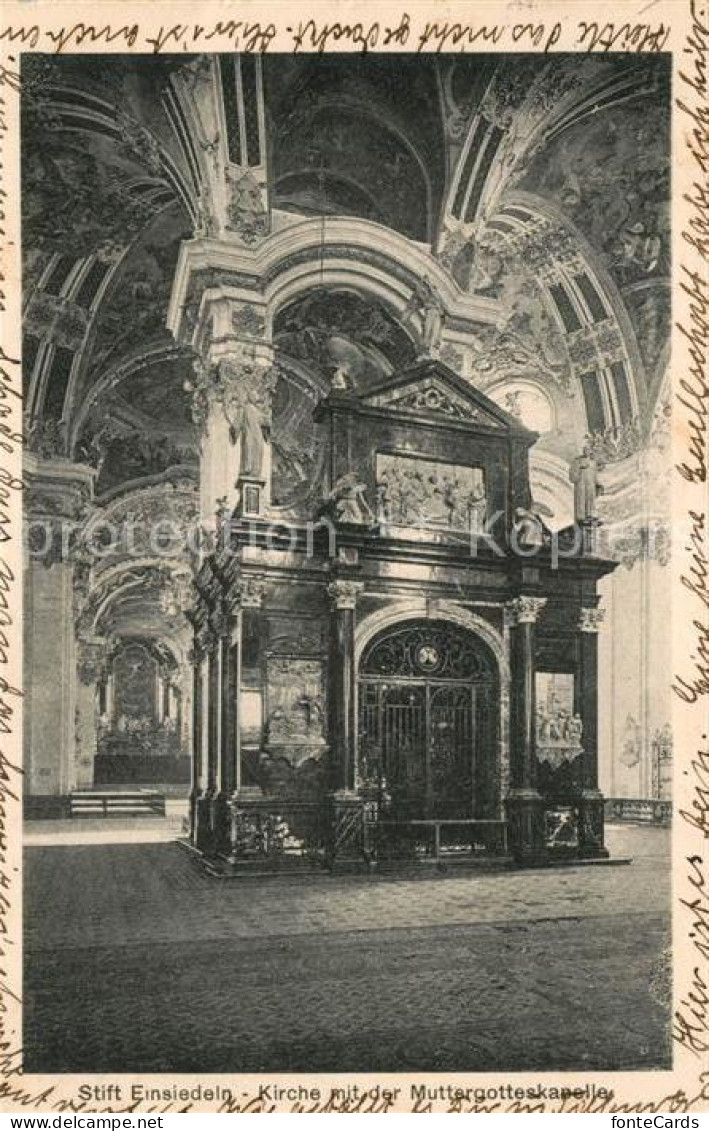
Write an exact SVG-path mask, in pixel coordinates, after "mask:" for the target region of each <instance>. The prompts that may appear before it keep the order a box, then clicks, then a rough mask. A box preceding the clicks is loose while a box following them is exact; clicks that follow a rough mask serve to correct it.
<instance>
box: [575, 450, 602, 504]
mask: <svg viewBox="0 0 709 1131" xmlns="http://www.w3.org/2000/svg"><path fill="white" fill-rule="evenodd" d="M598 469H599V465H598V461H597V459H596V458H595V457H594V456H593V455H592V454H591V450H590V446H589V443H588V442H587V443H586V444H585V445H584V449H583V451H582V453H581V455H580V456H577V457H576V459H575V460H574V461H573V462H572V464H571V467H570V468H569V478H570V480H571V482H572V483H573V485H574V517H575V519H576V521H577V522H590V521H591V520H593V519H595V518H596V502H597V499H598V496H599V495H601V494H602V493H603V488H602V487H601V485H600V484H599V482H598Z"/></svg>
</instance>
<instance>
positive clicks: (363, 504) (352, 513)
mask: <svg viewBox="0 0 709 1131" xmlns="http://www.w3.org/2000/svg"><path fill="white" fill-rule="evenodd" d="M366 490H367V487H366V484H364V483H360V482H359V481H358V479H357V476H356V475H355V474H354V472H350V473H349V474H348V475H343V476H342V477H341V478H340V479H338V480H337V483H336V484H335V486H334V487H333V488H332V491H331V492H330V495H329V501H330V502H331V503H332V505H333V507H334V510H335V516H336V518H337V521H338V522H356V523H360V524H361V523H371V522H374V514H373V512H372V508H371V507H370V505H369V503H368V502H367V498H366V495H365V491H366Z"/></svg>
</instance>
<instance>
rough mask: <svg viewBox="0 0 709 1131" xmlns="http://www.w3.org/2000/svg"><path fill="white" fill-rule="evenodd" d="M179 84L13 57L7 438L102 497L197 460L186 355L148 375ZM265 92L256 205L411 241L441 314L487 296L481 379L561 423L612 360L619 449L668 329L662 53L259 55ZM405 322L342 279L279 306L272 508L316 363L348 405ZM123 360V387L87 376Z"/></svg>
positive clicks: (184, 174) (108, 63) (310, 456)
mask: <svg viewBox="0 0 709 1131" xmlns="http://www.w3.org/2000/svg"><path fill="white" fill-rule="evenodd" d="M184 75H187V76H188V79H187V80H186V81H188V83H191V84H192V87H191V88H190V89H194V88H195V84H199V82H200V81H201V79H200V63H199V59H197V58H195V59H191V58H190V57H185V56H174V57H170V56H166V57H162V58H159V59H148V58H140V59H136V58H129V57H123V56H111V57H108V56H102V57H101V58H96V59H93V60H92V59H91V58H90V57H86V56H84V57H82V58H81V59H77V58H72V57H66V58H62V57H59V58H53V59H48V58H46V57H40V56H36V57H34V58H31V59H27V60H25V61H24V62H23V80H24V91H23V108H22V114H23V116H22V176H23V182H24V192H23V217H22V221H23V255H24V290H25V294H24V298H25V308H26V325H25V330H26V340H25V368H26V373H25V388H26V394H27V411H28V417H29V426H30V428H29V430H30V434H31V436H33V437H34V438H35V439H34V441H32V440H31V442H35V443H36V444H37V445H39V444H40V443H41V445H42V448H41V451H42V454H45V455H46V454H48V453H50V454H51V453H54V454H65V455H71V456H73V457H74V458H77V459H84V460H86V461H87V462H92V463H93V465H94V466H95V467H97V468H100V473H99V480H98V489H99V492H100V493H104V494H108V495H111V494H112V493H113V492H116V491H119V490H120V489H121V486H122V485H130V484H133V483H134V482H136V481H140V480H141V479H146V480H150V479H151V478H154V477H156V476H158V477H159V476H160V475H164V474H167V473H169V472H170V469H171V468H172V467H173V466H185V467H186V468H188V469H189V468H192V467H193V466H194V461H195V458H196V457H195V453H196V441H197V437H196V433H195V429H194V425H193V424H192V421H191V418H190V415H189V404H188V399H187V395H186V394H185V393H184V389H183V385H184V381H185V374H186V373H187V372H188V371H189V368H188V367H189V365H190V360H189V350H188V349H186V348H185V349H184V350H183V351H182V352H183V355H184V356H180V350H179V349H177V352H176V353H175V354H173V355H172V356H171V357H170V359H169V361H167V362H166V361H165V359H164V358H162V360H161V357H160V350H161V349H163V348H164V349H168V348H171V349H173V350H175V349H176V347H175V342H174V339H173V338H172V337H171V335H170V334H169V333H168V331H167V329H166V317H167V309H168V303H169V297H170V293H171V288H172V283H173V278H174V273H175V268H176V264H177V257H178V252H179V248H180V245H181V243H182V241H183V240H185V239H189V238H190V237H191V236H192V235H193V234H194V233H195V231H201V232H202V233H204V231H206V230H208V217H207V215H206V214H207V211H208V201H206V197H204V196H203V194H202V190H201V189H200V184H199V182H198V178H197V174H196V172H195V170H198V169H201V168H203V167H204V162H205V161H208V160H211V159H212V154H211V149H210V146H211V147H212V148H213V146H214V144H215V141H216V139H215V138H213V137H211V138H210V136H208V134H207V133H206V132H205V131H204V130H202V131H201V133H200V132H199V131H197V130H194V131H193V132H192V134H191V135H190V136H189V137H186V136H185V132H184V130H182V131H181V129H180V128H176V123H175V120H174V116H171V114H170V113H169V95H170V91H171V90H172V86H171V84H172V83H173V81H174V80H175V77H176V76H177V77H179V76H184ZM263 83H264V129H265V132H266V137H267V147H266V153H267V158H266V159H265V160H266V165H267V169H266V174H265V175H266V179H267V187H268V201H269V204H270V206H271V207H272V208H275V209H277V210H280V211H281V214H287V215H288V216H290V217H291V218H293V217H294V215H295V214H298V215H302V216H309V217H311V216H313V215H316V216H322V217H323V231H324V233H325V238H327V218H328V217H330V216H346V217H361V218H364V219H366V220H370V221H375V222H376V223H378V224H380V225H382V226H384V227H386V228H388V229H390V230H391V231H392V232H395V233H398V234H399V235H403V236H405V237H409V238H410V239H412V240H414V241H416V242H417V243H418V244H420V245H423V246H424V247H425V248H428V249H429V251H430V253H431V254H432V255H433V256H435V257H436V259H437V260H438V263H439V264H440V266H441V268H443V269H444V270H445V271H446V272H447V273H448V274H449V276H450V280H451V282H450V286H451V288H452V290H453V291H455V292H456V294H457V295H458V296H459V297H460V299H461V301H462V300H463V299H465V297H466V296H468V297H474V298H480V299H484V300H491V301H493V302H494V303H495V304H497V305H496V310H497V314H496V316H495V318H494V319H493V320H491V321H488V323H486V324H481V325H480V327H479V333H478V332H477V331H476V333H475V334H474V335H473V338H472V344H470V345H469V346H468V347H467V348H468V350H469V351H471V356H470V357H469V359H468V360H469V365H468V371H469V372H470V373H471V374H472V375H473V377H472V379H473V380H478V381H479V382H480V384H481V385H490V384H491V383H493V382H496V381H498V380H499V379H500V378H501V377H506V378H508V379H509V380H510V381H518V380H526V381H529V380H533V381H536V382H537V383H538V385H539V386H540V387H541V386H544V387H545V388H546V389H547V390H549V392H550V394H552V395H553V396H554V397H558V396H561V397H562V398H570V400H569V403H570V404H571V403H573V405H574V406H577V408H578V412H580V413H581V414H582V413H583V411H584V409H583V406H584V400H583V398H582V396H581V392H580V390H581V386H582V378H583V376H584V373H586V371H588V370H595V369H598V370H600V369H601V368H602V366H603V365H604V364H605V365H606V366H607V367H609V368H610V367H612V366H613V365H615V366H616V367H617V366H618V365H623V366H625V372H626V376H625V377H624V378H623V379H624V380H626V381H629V380H630V379H631V377H630V375H631V374H632V381H633V382H634V384H635V386H636V387H637V389H638V390H639V392H638V394H637V397H636V399H635V401H633V400H632V398H625V399H623V398H622V397H621V398H620V400H619V403H621V402H622V405H625V404H626V401H627V408H624V409H623V411H624V412H627V413H638V412H640V413H642V414H644V416H643V420H640V421H637V422H635V424H634V425H633V427H636V426H637V432H638V435H640V434H641V433H642V430H643V427H644V420H645V417H647V419H648V420H650V419H651V417H652V408H653V404H654V400H655V399H656V396H657V392H658V390H659V387H660V385H661V384H662V380H663V376H664V371H665V366H666V351H665V342H666V338H667V332H668V326H669V318H670V308H669V286H668V277H669V266H670V265H669V254H670V239H669V235H670V233H669V206H668V200H669V164H668V155H669V120H668V114H669V66H668V62H667V60H666V59H665V58H664V57H662V56H658V57H654V58H646V59H642V60H635V59H631V58H617V59H609V58H600V57H599V58H595V57H594V58H589V59H583V60H578V59H573V60H569V61H568V62H565V61H564V60H563V59H559V60H556V59H555V60H553V61H550V60H547V59H545V58H541V57H534V58H532V57H530V56H519V57H516V58H515V59H514V61H513V63H511V62H510V60H509V59H507V58H505V57H499V56H487V55H477V56H472V55H470V56H457V55H456V56H450V55H448V56H447V55H441V56H430V57H421V56H416V57H414V56H411V57H408V56H404V57H402V56H397V57H396V59H394V58H393V57H387V56H384V55H370V56H367V57H360V56H357V57H350V56H347V57H344V56H337V57H330V58H328V57H322V56H302V57H297V58H296V57H291V56H265V57H264V59H263ZM187 133H189V130H188V131H187ZM291 222H292V219H291ZM200 225H201V227H200ZM205 225H206V227H205ZM562 276H563V277H567V278H573V279H574V280H576V284H578V287H581V288H582V290H583V291H584V293H585V294H586V296H588V294H589V292H593V291H594V288H595V291H597V292H598V295H600V294H601V292H602V300H601V298H600V297H598V295H596V300H597V301H596V305H597V306H600V305H604V309H603V310H602V311H601V313H600V314H599V313H598V312H596V314H594V315H593V316H591V315H589V316H588V324H584V325H580V326H576V325H574V324H573V319H571V316H570V315H569V314H568V312H567V311H565V310H564V309H563V301H562V300H563V298H564V296H563V294H562V295H561V298H559V287H558V285H557V284H558V281H559V279H560V278H561V277H562ZM578 287H577V289H578ZM562 290H563V288H562ZM579 293H580V292H579ZM590 301H591V307H590V308H589V309H591V310H592V307H593V301H594V295H593V294H592V295H591V300H590ZM405 321H406V320H405V318H403V317H402V315H401V313H399V314H398V315H396V314H395V312H394V311H392V310H391V309H389V308H388V307H387V306H385V305H384V304H383V303H381V302H379V301H378V300H374V299H372V297H371V296H369V297H365V296H363V294H362V293H359V292H357V291H356V290H355V289H354V288H352V289H347V288H345V287H341V286H338V287H336V288H334V289H328V290H325V289H323V288H318V287H315V288H314V289H312V290H311V291H310V292H309V293H307V294H306V295H304V296H300V297H299V298H298V299H297V300H295V301H294V302H290V303H288V304H286V305H285V306H284V307H282V308H281V309H280V311H279V312H278V313H277V316H276V320H275V325H274V344H275V345H276V349H277V357H278V358H280V361H281V362H282V374H285V376H282V378H281V385H279V391H278V396H277V405H276V412H275V416H274V472H275V477H276V483H277V488H276V495H277V498H278V501H279V505H283V506H287V505H289V504H290V503H291V502H293V500H294V499H297V498H300V497H301V496H302V492H303V491H304V490H305V485H306V484H307V482H309V481H312V478H313V475H314V474H315V473H316V468H317V466H318V461H319V458H320V454H319V452H318V451H317V450H316V449H315V448H314V447H313V445H312V443H311V442H310V440H309V439H308V435H307V433H308V425H307V421H308V419H309V413H310V411H311V405H312V404H313V403H314V400H315V399H316V397H317V395H319V394H318V391H320V392H321V391H322V390H323V389H325V388H326V387H327V384H328V382H329V381H330V380H331V379H332V376H333V374H334V373H335V372H337V370H338V369H340V370H344V371H346V373H347V374H348V377H349V379H350V380H351V381H352V382H353V383H354V384H355V385H356V386H357V387H358V388H362V389H364V388H367V387H369V386H370V385H371V384H374V383H375V382H377V381H379V380H381V379H382V377H386V375H387V374H388V373H390V372H391V371H392V370H394V369H396V368H398V367H401V366H403V365H406V364H409V363H410V362H411V361H412V360H414V359H415V357H416V355H417V352H418V350H419V348H420V347H419V345H418V344H417V343H418V342H419V338H418V337H417V334H416V333H413V332H412V331H411V328H410V327H407V326H406V324H405ZM621 341H622V342H623V343H624V344H623V349H622V350H621V349H620V347H619V345H618V343H619V342H621ZM446 349H447V350H448V352H449V353H451V356H452V353H453V352H454V350H453V349H452V347H450V346H447V347H446ZM604 350H605V353H604V352H603V351H604ZM446 356H447V355H446ZM141 359H143V360H142V361H141ZM134 360H135V361H138V362H140V364H139V366H138V368H139V370H140V376H134V377H132V378H130V379H126V381H125V382H124V381H123V380H122V379H121V380H120V381H118V383H116V382H112V381H111V379H110V378H111V374H114V373H115V374H120V373H121V372H123V371H124V370H126V366H128V369H129V368H130V364H132V362H133V361H134ZM96 390H98V392H96ZM94 393H95V395H94ZM92 398H93V399H92ZM88 400H90V401H91V408H90V411H89V412H88V413H87V411H86V404H87V403H88ZM589 403H590V402H589V401H588V399H587V401H586V411H587V412H588V411H590V409H589ZM576 410H577V409H576V408H575V411H576ZM565 411H566V410H564V412H565ZM589 419H590V418H589ZM293 422H295V425H293ZM626 423H627V422H626ZM587 427H589V423H588V421H586V422H584V420H583V419H580V421H579V431H580V434H583V431H584V428H587ZM298 437H300V438H298ZM552 442H553V441H552V440H550V441H549V443H550V444H551V443H552ZM37 450H38V451H39V446H38V447H37ZM288 469H290V470H288Z"/></svg>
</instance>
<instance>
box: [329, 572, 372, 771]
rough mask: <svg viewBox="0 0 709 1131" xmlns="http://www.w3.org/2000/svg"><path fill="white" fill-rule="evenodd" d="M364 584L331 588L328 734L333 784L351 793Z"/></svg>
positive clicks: (339, 583) (342, 583)
mask: <svg viewBox="0 0 709 1131" xmlns="http://www.w3.org/2000/svg"><path fill="white" fill-rule="evenodd" d="M363 588H364V586H363V585H362V583H361V582H354V581H333V582H332V583H331V584H330V585H329V586H328V595H329V597H330V600H331V603H332V612H331V616H330V655H329V659H330V662H329V665H328V676H329V688H328V721H329V726H328V733H329V741H330V769H331V775H330V784H331V788H332V789H333V790H334V791H342V790H344V791H348V792H351V791H353V790H354V787H355V766H356V747H355V740H356V739H355V736H356V725H357V724H356V719H355V702H356V678H357V673H356V671H355V658H354V643H355V615H356V614H355V609H356V605H357V595H358V594H359V593H360V591H361V590H362V589H363Z"/></svg>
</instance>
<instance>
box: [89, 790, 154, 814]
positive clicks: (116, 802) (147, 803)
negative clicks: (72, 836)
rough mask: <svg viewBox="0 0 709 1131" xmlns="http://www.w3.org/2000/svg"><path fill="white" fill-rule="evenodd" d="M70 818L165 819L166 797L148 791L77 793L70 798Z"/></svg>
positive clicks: (92, 791) (91, 791)
mask: <svg viewBox="0 0 709 1131" xmlns="http://www.w3.org/2000/svg"><path fill="white" fill-rule="evenodd" d="M69 816H70V817H97V816H98V817H145V816H147V817H164V816H165V797H164V795H163V794H160V793H153V792H152V791H148V790H145V791H143V790H136V791H135V792H133V791H131V792H126V791H115V792H109V791H105V790H104V791H100V792H99V791H98V790H90V791H89V790H86V791H84V792H81V791H76V792H74V793H72V794H70V796H69Z"/></svg>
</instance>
